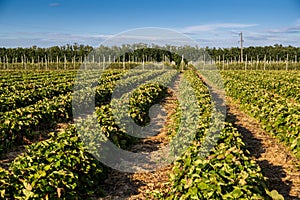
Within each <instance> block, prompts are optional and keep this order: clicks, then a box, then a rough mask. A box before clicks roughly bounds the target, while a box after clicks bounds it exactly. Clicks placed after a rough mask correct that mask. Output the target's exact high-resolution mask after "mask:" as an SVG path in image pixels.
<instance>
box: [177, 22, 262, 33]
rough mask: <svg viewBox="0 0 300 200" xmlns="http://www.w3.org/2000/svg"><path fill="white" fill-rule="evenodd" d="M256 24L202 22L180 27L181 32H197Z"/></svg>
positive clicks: (247, 26)
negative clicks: (201, 23)
mask: <svg viewBox="0 0 300 200" xmlns="http://www.w3.org/2000/svg"><path fill="white" fill-rule="evenodd" d="M257 25H258V24H241V23H216V24H203V25H197V26H188V27H185V28H183V29H181V32H183V33H197V32H207V31H214V30H218V29H231V28H249V27H253V26H257Z"/></svg>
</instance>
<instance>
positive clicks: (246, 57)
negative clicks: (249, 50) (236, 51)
mask: <svg viewBox="0 0 300 200" xmlns="http://www.w3.org/2000/svg"><path fill="white" fill-rule="evenodd" d="M247 62H248V58H247V54H246V62H245V70H247Z"/></svg>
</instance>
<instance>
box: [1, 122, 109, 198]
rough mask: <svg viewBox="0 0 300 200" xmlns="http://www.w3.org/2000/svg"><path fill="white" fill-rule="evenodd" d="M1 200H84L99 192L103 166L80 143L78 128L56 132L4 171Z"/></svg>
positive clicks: (29, 149)
mask: <svg viewBox="0 0 300 200" xmlns="http://www.w3.org/2000/svg"><path fill="white" fill-rule="evenodd" d="M0 175H1V177H3V178H4V179H2V181H1V186H0V189H1V195H2V196H1V197H2V198H4V197H13V198H16V199H18V198H22V199H44V198H46V199H61V198H63V199H84V198H85V196H87V195H90V194H92V193H95V192H96V193H97V192H99V191H100V190H99V188H97V187H98V185H99V184H100V183H102V181H103V179H104V178H105V170H104V168H103V166H102V165H101V164H100V163H99V162H98V161H97V160H96V159H94V158H93V157H92V156H91V155H90V154H89V153H88V152H87V151H86V149H85V147H84V145H83V143H82V142H81V141H80V140H79V137H78V135H77V134H76V131H75V128H74V127H73V126H69V127H68V128H67V129H66V130H65V131H63V132H59V133H52V134H51V137H50V139H48V140H45V141H42V142H38V143H35V144H33V145H30V146H28V147H27V149H26V152H25V153H24V154H23V155H21V156H19V157H17V158H16V159H15V160H14V162H13V163H12V164H11V165H10V167H9V171H6V170H2V171H1V172H0Z"/></svg>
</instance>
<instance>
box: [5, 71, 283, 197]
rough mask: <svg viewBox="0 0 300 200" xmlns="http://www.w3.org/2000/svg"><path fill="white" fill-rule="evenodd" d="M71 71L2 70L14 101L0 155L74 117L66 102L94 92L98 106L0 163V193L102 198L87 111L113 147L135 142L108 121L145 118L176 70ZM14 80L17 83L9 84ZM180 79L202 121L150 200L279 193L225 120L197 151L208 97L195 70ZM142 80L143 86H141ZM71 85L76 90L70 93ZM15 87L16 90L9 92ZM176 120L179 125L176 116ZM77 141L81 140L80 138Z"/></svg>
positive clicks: (81, 105) (101, 173)
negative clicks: (166, 183) (163, 187)
mask: <svg viewBox="0 0 300 200" xmlns="http://www.w3.org/2000/svg"><path fill="white" fill-rule="evenodd" d="M75 76H76V73H75V72H68V71H64V72H45V73H41V72H26V73H24V74H19V73H18V72H8V73H6V74H2V75H1V77H3V80H5V79H6V80H7V81H2V82H1V84H3V87H2V88H1V94H0V95H1V99H2V100H3V101H5V100H6V98H5V97H9V98H10V100H9V101H10V102H15V103H14V105H13V106H10V107H6V106H5V109H3V111H1V118H0V129H1V131H0V133H1V138H0V139H1V141H0V142H1V143H0V145H1V146H0V149H2V150H1V151H0V153H5V152H6V151H7V150H8V149H9V148H10V147H11V146H14V145H20V144H22V138H23V137H26V138H29V139H30V138H31V137H33V136H34V134H36V131H35V130H37V129H38V128H39V127H41V126H44V125H45V124H49V123H51V124H55V123H57V122H61V121H64V122H70V121H72V120H73V114H74V113H73V112H72V102H73V103H74V102H75V105H78V107H76V106H75V108H73V109H74V112H75V113H76V112H81V111H84V110H88V109H85V108H88V106H89V105H88V104H89V100H87V99H88V97H91V96H92V97H93V94H94V97H95V105H96V109H95V112H94V113H88V112H87V113H85V114H86V115H84V116H83V118H82V124H80V123H77V124H76V126H75V125H72V124H70V125H68V127H67V128H66V129H65V130H63V131H61V132H58V133H57V132H55V133H50V134H49V136H48V137H49V138H48V139H47V140H44V141H41V142H36V143H34V144H32V145H29V146H27V147H26V152H25V153H24V154H22V155H20V156H18V157H17V158H16V159H15V160H14V161H13V162H12V163H11V164H10V165H9V166H8V168H7V169H2V168H0V197H1V198H9V199H15V198H19V199H60V198H64V199H84V198H87V197H92V196H95V195H96V196H101V195H103V193H102V189H101V187H100V185H101V184H103V181H104V180H105V178H106V177H107V173H106V171H107V167H106V166H105V165H103V164H102V163H100V162H99V161H98V160H97V159H95V157H94V155H91V151H90V150H91V149H94V150H95V152H99V151H98V149H97V148H98V146H97V145H95V143H96V144H97V142H99V141H98V140H101V139H102V138H103V137H102V136H101V135H99V132H95V130H93V129H89V128H88V127H89V124H93V122H92V121H93V119H94V118H93V117H91V118H89V116H95V117H96V120H97V121H98V123H99V124H100V125H101V130H102V134H104V135H105V136H106V137H107V138H108V139H109V140H110V141H112V142H113V143H114V144H115V145H116V146H118V147H121V148H123V149H126V148H128V147H129V145H130V144H133V143H137V142H139V140H138V139H137V138H135V137H132V136H129V135H128V134H127V133H126V131H125V130H124V128H123V127H120V126H119V125H118V124H117V123H116V121H115V119H114V118H115V117H117V118H118V119H119V120H121V121H122V122H127V121H128V120H129V119H128V116H130V118H131V119H133V120H134V121H135V122H136V123H137V124H138V125H145V124H147V123H149V113H148V111H149V108H150V107H151V106H152V105H154V104H156V103H159V102H160V101H161V100H162V99H163V98H164V97H165V96H166V95H167V88H166V85H168V84H170V83H173V82H174V80H175V79H176V78H177V77H178V72H177V71H175V70H165V71H164V70H154V71H147V70H145V71H141V70H140V71H139V70H132V71H129V72H126V71H120V70H114V71H112V70H110V71H105V72H103V73H102V76H101V79H98V76H97V73H89V72H87V73H85V72H82V74H79V76H78V80H77V82H76V83H75V82H74V77H75ZM12 79H14V80H15V81H10V80H12ZM9 81H10V82H9ZM184 82H189V83H190V85H192V88H193V90H194V91H195V94H196V96H197V99H195V101H196V102H195V103H197V104H198V105H199V111H197V112H198V113H199V116H198V117H199V120H200V122H199V124H197V127H198V128H197V131H196V137H195V138H194V139H193V142H192V145H191V146H190V147H189V148H188V149H187V150H186V151H185V153H184V154H183V155H182V156H181V157H180V158H178V159H177V160H176V161H175V163H174V167H173V169H172V173H171V175H170V184H171V185H170V187H169V189H168V190H167V191H166V192H165V193H154V198H163V199H165V198H167V199H193V198H194V199H233V198H246V199H250V198H256V199H261V198H265V199H268V198H271V197H275V196H276V195H278V194H277V192H276V191H272V192H270V191H269V190H268V188H267V186H266V185H265V178H264V177H263V175H262V172H261V170H260V168H259V166H258V165H257V164H256V163H255V162H254V161H253V160H252V159H251V157H250V155H249V152H248V151H247V150H246V147H245V144H244V143H243V141H242V137H241V135H240V133H239V132H238V131H237V130H236V129H234V128H233V127H232V125H231V124H227V123H226V124H225V128H224V129H223V130H222V132H221V134H220V138H219V140H218V142H217V144H216V146H215V147H214V148H213V149H212V150H211V151H210V152H209V154H208V155H207V156H204V157H203V156H200V155H199V154H200V153H201V152H203V147H202V146H201V144H202V143H203V141H204V139H205V136H206V134H207V129H208V127H209V122H210V113H211V110H212V105H211V99H210V95H209V91H208V89H207V87H206V86H205V85H204V84H203V82H202V81H201V80H200V79H199V77H198V74H197V73H196V72H194V71H190V70H188V71H186V72H184V75H183V80H182V84H181V87H184V86H185V84H184ZM18 83H19V84H18ZM20 83H22V84H20ZM45 83H46V84H45ZM141 83H145V84H143V85H141V86H139V85H140V84H141ZM226 84H227V83H226ZM13 86H15V87H13ZM6 87H7V89H5V88H6ZM40 88H41V89H40ZM42 88H44V90H47V92H44V93H43V92H42V93H39V92H37V93H35V91H36V90H39V89H40V91H42ZM73 88H75V92H73V91H71V90H72V89H73ZM128 88H131V89H133V88H136V89H135V90H129V89H128ZM13 89H14V91H15V93H17V94H19V95H14V94H13V93H9V92H8V91H11V90H13ZM27 90H29V91H31V92H27ZM22 91H23V92H22ZM118 91H119V92H120V93H118ZM114 92H116V94H117V95H118V94H119V95H120V96H119V98H116V99H113V100H112V101H113V103H114V104H110V98H111V96H112V94H113V93H114ZM2 94H3V95H2ZM81 94H85V95H81ZM5 95H7V96H5ZM183 96H185V99H187V100H188V99H190V100H193V99H192V98H189V93H185V94H184V95H183ZM81 97H82V98H81ZM20 98H21V99H24V100H23V101H26V102H23V101H22V100H20ZM127 98H129V105H130V109H129V110H127V112H119V113H117V114H116V113H114V109H118V107H117V108H116V107H115V108H114V107H113V106H112V105H119V104H118V102H121V101H123V100H126V99H127ZM18 102H22V104H20V103H18ZM7 105H10V104H9V103H8V104H7ZM85 106H86V107H85ZM120 110H126V109H121V108H120ZM177 112H178V113H177V114H176V115H174V116H173V117H179V118H180V116H181V115H182V113H181V111H180V110H178V111H177ZM186 117H187V118H189V117H194V116H193V115H187V116H186ZM187 120H190V121H191V120H193V119H192V118H191V119H187ZM78 121H79V122H80V120H78ZM174 121H175V122H176V123H180V120H174ZM174 127H178V124H174ZM170 137H172V136H170ZM82 138H85V139H86V140H85V141H84V142H83V141H82ZM88 150H89V151H88ZM99 156H102V155H99Z"/></svg>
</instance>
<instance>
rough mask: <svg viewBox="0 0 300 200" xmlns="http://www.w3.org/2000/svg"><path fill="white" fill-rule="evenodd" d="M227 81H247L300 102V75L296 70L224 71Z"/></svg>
mask: <svg viewBox="0 0 300 200" xmlns="http://www.w3.org/2000/svg"><path fill="white" fill-rule="evenodd" d="M224 74H225V75H226V80H225V81H227V82H229V81H231V80H237V79H238V80H240V81H242V82H245V81H247V83H249V84H250V85H255V86H256V87H255V88H253V90H255V89H262V90H267V91H268V92H272V93H274V95H278V96H281V97H284V98H289V99H290V100H291V101H297V102H298V103H299V102H300V93H299V90H300V78H299V77H300V76H299V72H296V71H248V72H243V71H239V72H226V73H224Z"/></svg>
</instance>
